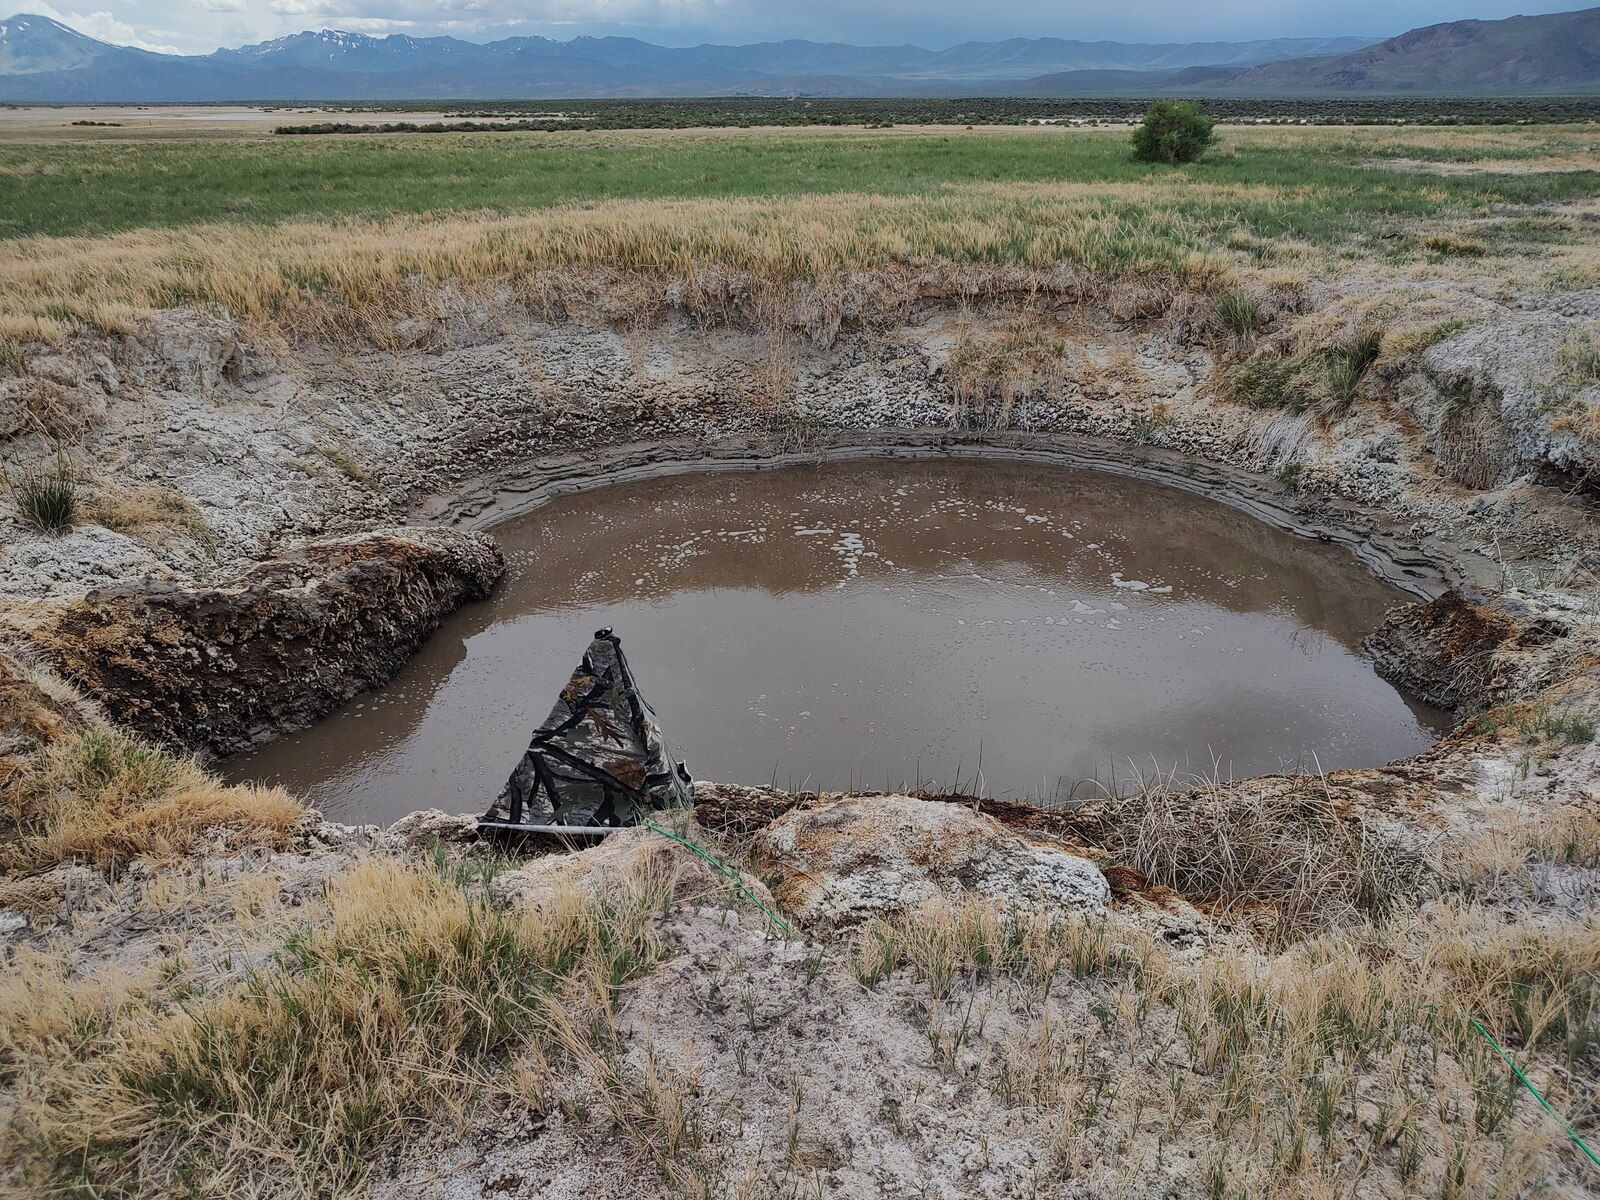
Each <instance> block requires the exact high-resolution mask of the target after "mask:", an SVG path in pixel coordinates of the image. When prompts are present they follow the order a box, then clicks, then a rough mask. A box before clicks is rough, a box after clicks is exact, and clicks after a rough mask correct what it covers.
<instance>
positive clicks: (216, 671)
mask: <svg viewBox="0 0 1600 1200" xmlns="http://www.w3.org/2000/svg"><path fill="white" fill-rule="evenodd" d="M504 570H505V560H504V558H503V557H502V556H501V554H500V551H499V549H498V548H497V547H496V546H495V544H494V542H493V541H491V540H490V539H489V538H487V537H485V536H484V535H482V534H470V533H462V532H459V531H455V530H446V529H389V530H383V531H379V532H376V533H370V534H365V535H362V536H358V537H345V538H334V539H330V540H327V541H322V542H316V543H313V544H311V545H309V546H306V547H304V548H303V549H300V550H297V551H294V552H292V553H289V554H286V555H283V556H282V557H280V558H275V559H271V560H269V561H267V562H264V563H261V564H259V565H257V566H255V567H252V568H251V569H250V570H248V571H246V572H245V573H244V574H243V575H241V576H239V577H238V578H237V579H235V580H233V581H232V582H230V583H227V584H224V585H222V586H220V587H212V588H191V587H184V586H181V585H179V584H176V583H171V582H165V581H158V580H146V581H143V582H141V583H137V584H128V585H119V586H117V587H111V588H104V589H100V590H96V591H91V592H89V593H88V594H87V595H85V596H82V597H77V598H73V599H69V600H66V601H62V602H60V603H58V604H56V605H54V606H51V607H50V608H48V609H46V610H45V611H44V613H43V615H42V616H40V617H39V618H37V619H36V620H35V621H34V622H32V624H31V627H30V628H29V629H28V630H27V636H28V637H29V638H30V640H31V641H32V642H33V643H34V645H35V646H36V647H37V648H38V650H39V651H40V652H41V653H42V654H43V655H44V656H45V657H46V658H48V659H49V660H50V661H51V663H52V664H53V665H54V666H55V667H57V668H58V669H59V670H61V671H62V672H63V673H64V674H65V675H66V676H68V677H69V678H71V679H72V680H74V681H75V682H76V683H77V684H78V686H79V687H80V688H82V689H83V690H84V691H85V692H87V693H88V694H89V695H91V696H92V697H94V698H95V699H97V700H99V701H101V702H102V703H103V704H104V705H105V708H106V711H107V714H108V715H109V716H110V717H111V718H112V719H113V720H115V721H117V722H118V723H120V724H122V725H124V726H126V727H128V728H130V729H132V730H135V731H137V732H138V733H141V734H144V735H146V736H148V737H151V738H154V739H156V740H157V741H160V742H162V743H164V744H166V745H168V746H172V747H177V748H180V749H190V750H203V751H208V752H210V753H213V754H219V755H220V754H229V753H233V752H235V751H238V750H242V749H244V748H246V747H247V746H250V745H251V744H253V743H255V742H258V741H262V740H265V739H266V738H268V737H270V736H272V735H273V734H276V733H283V732H287V731H290V730H294V729H301V728H304V727H305V726H307V725H309V724H311V723H312V722H313V721H315V720H317V719H318V718H319V717H322V716H324V715H326V714H327V713H329V712H331V711H332V710H333V709H335V708H337V707H338V706H339V705H341V704H343V703H344V702H345V701H346V700H349V699H350V698H351V697H352V696H354V695H356V694H357V693H359V692H362V691H364V690H366V689H367V688H370V687H373V686H374V685H376V684H379V683H382V682H384V681H385V680H387V679H389V678H390V677H391V676H392V675H393V674H394V673H395V671H396V670H398V669H399V667H400V664H401V663H403V662H404V661H405V659H406V657H407V656H408V655H410V654H411V652H412V651H413V650H415V649H416V648H417V646H418V645H420V644H421V642H422V641H423V639H424V638H426V637H427V636H428V635H429V634H430V633H432V632H433V631H434V630H435V629H436V628H437V627H438V625H439V622H440V621H442V620H443V619H444V617H445V616H447V615H448V614H449V613H451V612H453V611H454V610H455V609H456V608H458V607H459V606H460V605H461V604H463V603H465V602H466V601H469V600H479V599H482V598H483V597H485V596H487V595H488V593H489V589H490V588H491V587H493V585H494V583H495V581H496V580H498V579H499V577H500V575H501V574H502V573H503V572H504Z"/></svg>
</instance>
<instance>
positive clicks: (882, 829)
mask: <svg viewBox="0 0 1600 1200" xmlns="http://www.w3.org/2000/svg"><path fill="white" fill-rule="evenodd" d="M754 850H755V853H756V856H757V858H758V860H760V861H761V862H762V863H763V865H764V867H765V868H766V870H767V872H768V877H769V879H770V880H771V881H773V883H774V889H773V894H774V895H775V896H776V897H777V899H778V902H779V903H780V904H781V905H782V906H783V907H784V909H785V910H786V911H788V912H790V913H792V914H793V915H794V916H795V917H796V918H797V919H798V920H799V921H800V922H801V923H802V924H806V925H820V926H840V925H848V924H852V923H854V922H857V921H860V920H863V919H864V918H866V917H869V916H888V915H893V914H896V913H904V912H910V911H912V910H914V909H916V908H918V907H919V906H921V905H923V904H925V903H927V902H928V901H930V900H934V899H937V898H938V897H940V896H944V895H951V894H960V893H971V894H975V895H978V896H983V897H986V898H988V899H991V900H994V901H996V902H998V903H1000V904H1003V905H1005V906H1006V907H1007V908H1010V909H1012V910H1014V911H1018V912H1036V911H1044V910H1088V911H1099V910H1101V909H1104V908H1105V906H1106V902H1107V901H1108V900H1109V899H1110V895H1111V892H1110V888H1109V886H1108V885H1107V883H1106V878H1105V876H1104V875H1103V874H1101V872H1100V869H1099V868H1098V867H1096V866H1095V865H1094V864H1093V863H1092V862H1090V861H1089V860H1088V859H1085V858H1080V857H1078V856H1077V855H1074V854H1068V853H1066V852H1065V851H1063V850H1059V849H1056V848H1055V847H1053V846H1044V845H1039V844H1036V843H1034V842H1031V841H1027V840H1024V839H1023V838H1021V837H1019V836H1017V835H1016V834H1015V833H1013V832H1011V831H1010V830H1009V829H1007V828H1006V827H1005V826H1004V825H1001V824H1000V823H999V822H998V821H996V820H994V819H993V818H992V817H988V816H985V815H983V814H981V813H978V812H974V811H972V810H971V809H969V808H965V807H962V806H961V805H957V804H943V803H940V802H938V801H934V800H918V799H916V798H914V797H911V796H846V797H843V798H840V799H834V800H825V801H821V802H819V803H816V804H812V805H807V806H803V807H800V808H796V809H793V810H791V811H790V812H787V813H785V814H784V815H783V816H781V817H779V818H778V819H777V820H775V821H773V822H772V823H771V824H770V825H768V826H766V827H765V828H764V829H762V830H761V831H760V833H758V834H757V835H756V837H755V839H754Z"/></svg>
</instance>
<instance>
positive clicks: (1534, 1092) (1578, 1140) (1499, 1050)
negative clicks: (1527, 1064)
mask: <svg viewBox="0 0 1600 1200" xmlns="http://www.w3.org/2000/svg"><path fill="white" fill-rule="evenodd" d="M1467 1023H1468V1024H1469V1025H1471V1026H1472V1027H1473V1028H1474V1029H1476V1030H1477V1031H1478V1032H1479V1033H1480V1034H1482V1035H1483V1040H1484V1041H1486V1042H1488V1043H1489V1045H1491V1046H1493V1047H1494V1049H1495V1053H1496V1054H1498V1055H1499V1056H1500V1057H1501V1058H1502V1059H1504V1060H1505V1064H1506V1066H1508V1067H1510V1068H1511V1073H1512V1074H1513V1075H1515V1076H1516V1077H1517V1079H1518V1080H1519V1081H1520V1082H1521V1084H1522V1086H1523V1087H1525V1088H1527V1089H1528V1093H1529V1094H1530V1095H1531V1096H1532V1097H1533V1098H1534V1099H1535V1100H1537V1101H1538V1102H1539V1107H1540V1108H1542V1109H1544V1110H1545V1112H1547V1113H1549V1114H1550V1115H1551V1116H1552V1117H1554V1118H1555V1119H1556V1120H1557V1121H1559V1122H1561V1128H1563V1129H1565V1130H1566V1131H1567V1136H1568V1137H1569V1138H1571V1139H1572V1144H1573V1145H1575V1146H1577V1148H1578V1149H1579V1150H1582V1151H1583V1152H1584V1154H1585V1155H1587V1156H1588V1159H1589V1161H1590V1162H1592V1163H1593V1164H1594V1165H1595V1166H1597V1167H1600V1154H1596V1153H1595V1152H1594V1148H1593V1147H1592V1146H1590V1145H1589V1143H1588V1142H1586V1141H1584V1140H1583V1138H1582V1137H1581V1136H1580V1135H1579V1133H1578V1131H1577V1130H1576V1129H1574V1128H1573V1127H1572V1126H1571V1124H1569V1123H1568V1121H1567V1119H1566V1118H1565V1117H1563V1116H1562V1115H1561V1114H1560V1113H1558V1112H1557V1111H1556V1110H1555V1109H1554V1108H1553V1107H1552V1106H1551V1104H1550V1101H1548V1100H1546V1099H1545V1098H1544V1093H1543V1092H1541V1091H1540V1090H1539V1089H1538V1088H1536V1087H1534V1086H1533V1080H1531V1079H1529V1078H1528V1077H1527V1076H1526V1075H1525V1074H1523V1071H1522V1068H1521V1067H1519V1066H1518V1065H1517V1062H1516V1060H1515V1059H1514V1058H1512V1057H1511V1055H1510V1054H1509V1053H1507V1051H1506V1048H1505V1047H1504V1046H1502V1045H1501V1044H1500V1043H1499V1042H1497V1041H1495V1040H1494V1035H1493V1034H1492V1033H1490V1032H1489V1031H1488V1030H1487V1029H1485V1028H1484V1027H1483V1024H1482V1023H1481V1022H1480V1021H1479V1020H1478V1018H1477V1017H1468V1018H1467Z"/></svg>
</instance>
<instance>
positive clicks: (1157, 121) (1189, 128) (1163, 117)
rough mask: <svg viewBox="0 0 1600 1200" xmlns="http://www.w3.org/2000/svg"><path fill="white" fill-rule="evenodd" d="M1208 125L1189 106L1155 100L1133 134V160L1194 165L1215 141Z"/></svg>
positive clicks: (1209, 123) (1173, 101) (1213, 133)
mask: <svg viewBox="0 0 1600 1200" xmlns="http://www.w3.org/2000/svg"><path fill="white" fill-rule="evenodd" d="M1212 125H1213V122H1212V121H1211V119H1210V118H1209V117H1205V116H1202V115H1201V114H1200V110H1199V109H1198V108H1196V107H1195V106H1194V105H1193V104H1189V103H1187V102H1186V101H1182V100H1157V101H1156V102H1155V103H1154V104H1152V105H1151V106H1150V109H1149V111H1148V112H1146V113H1145V114H1144V120H1143V121H1141V122H1140V123H1139V127H1138V128H1137V129H1135V130H1134V131H1133V157H1134V159H1135V160H1136V161H1138V162H1165V163H1185V162H1196V161H1198V160H1199V158H1200V156H1201V155H1202V154H1204V153H1205V152H1206V147H1208V146H1210V145H1211V143H1212V142H1214V141H1216V140H1217V135H1216V133H1215V132H1214V131H1213V129H1212Z"/></svg>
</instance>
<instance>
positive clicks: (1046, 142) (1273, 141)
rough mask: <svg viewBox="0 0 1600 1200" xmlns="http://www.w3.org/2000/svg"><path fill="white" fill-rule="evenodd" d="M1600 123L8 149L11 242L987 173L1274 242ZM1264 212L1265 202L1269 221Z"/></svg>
mask: <svg viewBox="0 0 1600 1200" xmlns="http://www.w3.org/2000/svg"><path fill="white" fill-rule="evenodd" d="M1406 157H1409V158H1414V159H1416V160H1418V161H1425V160H1434V159H1441V158H1442V159H1447V160H1461V159H1466V160H1470V161H1483V162H1485V163H1486V164H1487V165H1491V166H1492V165H1496V164H1505V165H1507V166H1511V167H1514V166H1515V165H1516V164H1517V163H1519V162H1521V161H1523V160H1524V159H1527V158H1539V159H1555V160H1557V161H1561V160H1562V159H1563V158H1564V159H1569V160H1571V163H1572V165H1573V166H1574V167H1575V168H1576V167H1580V166H1583V165H1585V163H1584V160H1585V159H1587V164H1586V165H1587V166H1588V167H1589V168H1590V169H1589V170H1587V171H1583V170H1572V171H1547V172H1542V173H1539V174H1528V173H1519V174H1504V175H1501V174H1494V175H1473V176H1470V177H1462V176H1455V177H1440V176H1434V175H1428V174H1404V173H1396V172H1394V171H1392V170H1380V169H1379V167H1380V165H1381V164H1380V163H1379V162H1378V161H1377V160H1380V159H1383V158H1390V159H1393V158H1406ZM1596 166H1600V132H1596V131H1595V130H1593V129H1592V128H1589V127H1571V128H1561V129H1550V128H1541V129H1537V130H1531V131H1521V130H1519V131H1499V130H1481V131H1475V132H1474V133H1469V134H1463V133H1461V132H1460V131H1454V130H1408V131H1398V130H1320V129H1312V130H1242V129H1241V130H1237V131H1232V132H1230V133H1229V134H1227V135H1226V136H1225V141H1224V146H1223V150H1222V152H1221V153H1220V154H1217V155H1214V156H1213V157H1212V159H1211V160H1210V161H1208V162H1204V163H1201V164H1198V165H1196V166H1192V167H1187V168H1183V169H1182V170H1181V171H1174V170H1172V169H1170V168H1165V169H1164V168H1159V167H1151V166H1149V165H1143V164H1137V163H1134V162H1132V161H1130V160H1129V157H1128V153H1127V134H1126V131H1124V130H1062V129H1022V130H996V129H976V130H970V131H967V130H938V131H924V130H915V129H906V130H889V131H862V130H850V131H836V130H799V131H775V130H758V131H749V130H720V131H681V132H672V131H651V132H643V133H632V132H630V133H611V134H606V133H592V134H554V135H551V134H516V133H506V134H482V133H479V134H437V135H432V134H398V135H366V136H360V137H353V136H331V137H321V138H282V139H266V138H254V137H252V138H239V139H209V138H208V139H193V140H182V141H173V140H162V141H140V140H133V141H125V142H113V141H104V142H74V143H62V144H58V145H29V146H21V145H8V146H0V236H4V237H17V236H28V235H33V234H45V235H50V236H84V235H89V236H94V235H100V234H106V233H114V232H119V231H123V230H129V229H139V228H150V227H166V228H171V227H177V226H184V225H190V224H197V223H202V222H212V221H253V222H259V221H281V220H285V219H288V218H298V217H345V216H361V217H371V216H382V215H387V214H391V213H419V212H436V211H456V212H461V211H490V212H500V213H504V212H514V211H517V210H521V209H531V208H543V207H548V206H552V205H560V204H570V203H576V202H584V203H596V202H602V201H606V200H619V199H627V200H639V199H657V198H697V199H718V198H727V197H737V196H793V195H799V194H806V193H831V192H871V193H874V194H880V195H915V194H927V193H930V192H935V191H938V190H940V189H944V188H949V187H952V186H961V185H971V184H981V183H989V184H994V183H1067V182H1070V183H1076V184H1104V185H1118V184H1129V183H1144V182H1153V183H1167V182H1169V181H1171V180H1173V179H1182V180H1185V181H1188V182H1192V183H1194V184H1199V185H1209V186H1212V187H1235V188H1238V187H1245V188H1258V187H1268V188H1271V189H1273V190H1274V191H1275V192H1276V193H1278V195H1279V196H1280V197H1284V198H1292V194H1293V193H1295V192H1300V193H1301V194H1302V195H1303V196H1304V197H1305V199H1306V200H1307V203H1304V204H1292V203H1291V204H1288V205H1283V204H1278V205H1275V206H1274V207H1275V208H1276V210H1277V211H1278V213H1279V214H1280V215H1281V219H1280V220H1279V221H1277V222H1276V223H1274V222H1272V221H1270V220H1269V221H1268V222H1267V223H1266V225H1265V226H1264V227H1263V228H1261V229H1260V232H1261V233H1262V234H1264V235H1267V236H1279V235H1288V236H1307V235H1308V234H1312V233H1316V232H1317V227H1318V226H1319V225H1323V224H1325V223H1328V222H1331V224H1329V225H1328V228H1327V230H1326V232H1327V234H1328V235H1330V236H1341V235H1342V233H1343V230H1342V229H1341V228H1338V220H1337V219H1338V218H1339V217H1341V216H1350V215H1356V216H1361V217H1365V216H1383V215H1391V214H1392V215H1425V214H1429V213H1433V212H1437V211H1438V210H1440V209H1441V208H1443V207H1445V206H1448V205H1462V204H1467V205H1481V204H1484V203H1491V202H1496V201H1499V202H1513V203H1524V204H1527V203H1543V202H1550V201H1560V200H1565V199H1570V198H1572V197H1574V196H1577V195H1581V194H1592V193H1593V192H1595V191H1596V190H1597V188H1600V175H1596V174H1595V173H1594V170H1593V168H1595V167H1596ZM1263 215H1264V214H1263V213H1262V212H1261V211H1260V209H1259V208H1258V209H1256V210H1255V211H1254V212H1252V213H1250V214H1247V217H1248V219H1251V220H1254V221H1256V222H1260V221H1261V220H1262V218H1263Z"/></svg>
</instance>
